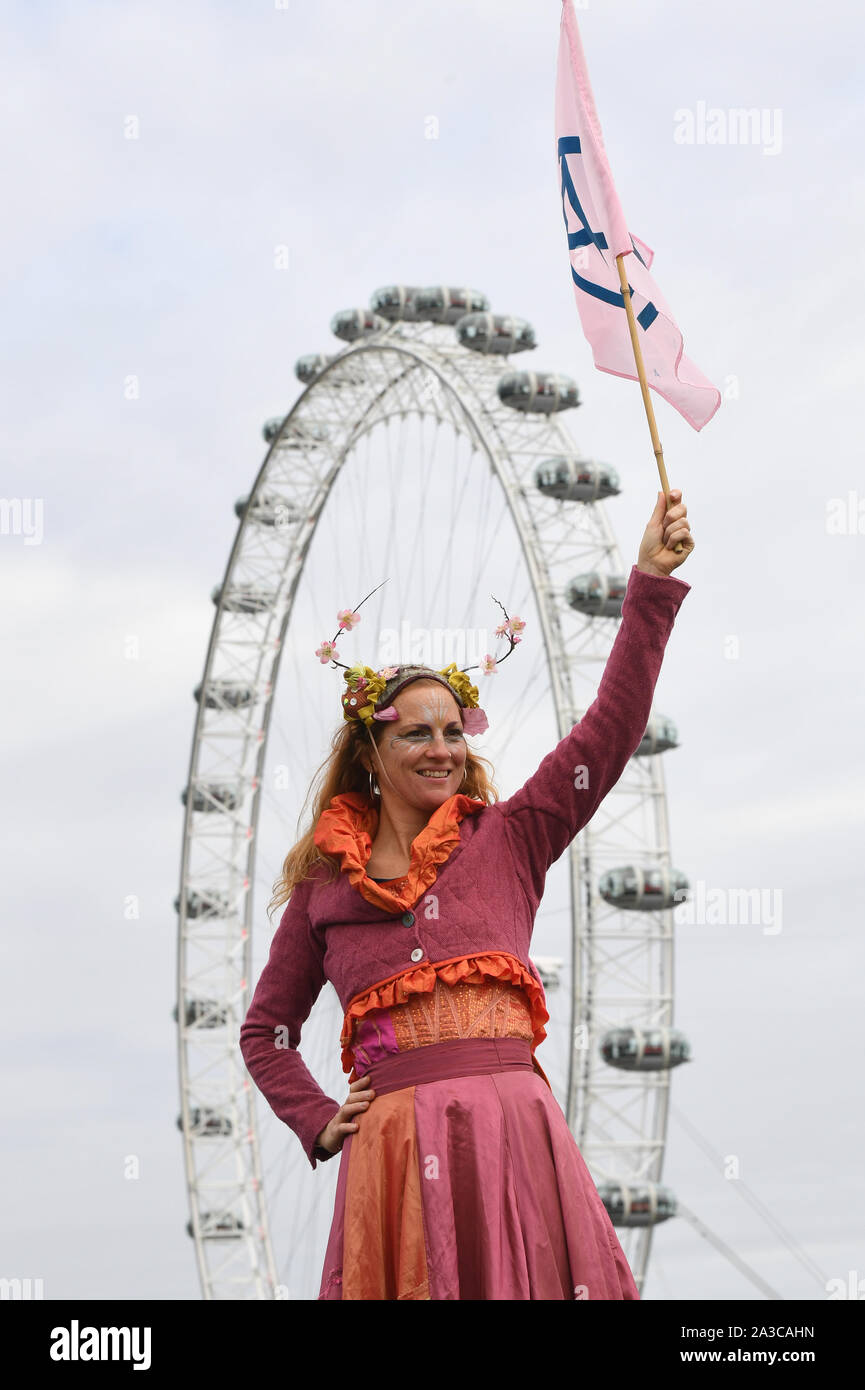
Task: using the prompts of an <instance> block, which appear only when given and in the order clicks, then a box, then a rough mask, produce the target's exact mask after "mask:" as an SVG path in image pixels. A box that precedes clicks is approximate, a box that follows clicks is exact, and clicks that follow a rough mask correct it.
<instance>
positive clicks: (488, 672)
mask: <svg viewBox="0 0 865 1390" xmlns="http://www.w3.org/2000/svg"><path fill="white" fill-rule="evenodd" d="M480 665H481V671H482V672H483V674H484V675H485V676H494V675H495V673H496V666H497V665H498V662H497V661H496V659H495V657H494V656H490V654H489V652H487V654H486V656H485V657H484V658H483V660H482V661H481V664H480Z"/></svg>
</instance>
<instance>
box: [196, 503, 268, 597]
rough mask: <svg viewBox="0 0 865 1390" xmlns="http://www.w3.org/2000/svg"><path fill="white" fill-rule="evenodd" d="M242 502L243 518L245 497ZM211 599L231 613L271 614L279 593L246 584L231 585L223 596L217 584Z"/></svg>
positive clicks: (241, 513)
mask: <svg viewBox="0 0 865 1390" xmlns="http://www.w3.org/2000/svg"><path fill="white" fill-rule="evenodd" d="M241 501H242V502H243V504H244V507H243V509H242V510H241V512H240V515H241V516H242V515H243V512H244V511H245V504H246V501H247V499H246V498H245V497H244V498H241ZM238 505H239V504H238ZM210 597H211V599H212V600H213V602H214V603H215V604H216V607H217V608H218V607H219V605H220V603H221V604H222V606H223V608H224V609H226V610H227V611H228V612H229V613H269V612H270V611H271V609H272V608H273V607H274V605H275V603H276V600H277V592H276V590H275V589H262V588H261V587H260V586H259V585H257V584H251V583H248V582H246V583H237V584H229V585H228V586H227V587H226V589H225V593H224V594H223V586H222V585H221V584H217V585H216V587H215V588H214V589H212V590H211V592H210Z"/></svg>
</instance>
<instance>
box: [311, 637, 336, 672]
mask: <svg viewBox="0 0 865 1390" xmlns="http://www.w3.org/2000/svg"><path fill="white" fill-rule="evenodd" d="M315 654H316V656H317V657H318V659H319V661H320V662H321V664H322V666H326V665H327V663H328V662H329V661H336V660H337V658H338V656H339V652H338V651H337V649H336V647H335V646H334V645H333V642H331V641H329V640H328V639H327V638H325V640H324V641H323V642H322V644H321V646H320V647H319V648H318V650H317V651H316V653H315Z"/></svg>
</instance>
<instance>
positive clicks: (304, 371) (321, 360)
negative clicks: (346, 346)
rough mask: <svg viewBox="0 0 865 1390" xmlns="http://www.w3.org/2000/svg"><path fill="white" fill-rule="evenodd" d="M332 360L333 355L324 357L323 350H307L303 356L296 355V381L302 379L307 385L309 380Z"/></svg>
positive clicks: (312, 379) (319, 373) (317, 374)
mask: <svg viewBox="0 0 865 1390" xmlns="http://www.w3.org/2000/svg"><path fill="white" fill-rule="evenodd" d="M332 361H333V357H326V356H325V354H324V353H323V352H308V353H305V354H304V356H303V357H298V359H297V361H296V362H295V364H294V375H295V376H296V377H297V379H298V381H302V382H303V383H304V385H305V386H308V385H309V383H310V382H311V381H315V379H316V377H317V376H321V373H322V372H323V371H324V369H325V367H327V366H328V365H329V364H330V363H331V362H332Z"/></svg>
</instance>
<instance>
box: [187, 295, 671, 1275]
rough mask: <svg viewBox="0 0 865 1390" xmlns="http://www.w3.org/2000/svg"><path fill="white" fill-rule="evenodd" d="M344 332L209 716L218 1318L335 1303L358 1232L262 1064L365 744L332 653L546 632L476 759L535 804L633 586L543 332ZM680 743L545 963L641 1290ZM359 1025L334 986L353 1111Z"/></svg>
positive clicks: (569, 882) (531, 639)
mask: <svg viewBox="0 0 865 1390" xmlns="http://www.w3.org/2000/svg"><path fill="white" fill-rule="evenodd" d="M331 329H332V331H333V333H334V334H335V335H336V336H337V337H338V338H339V339H340V340H341V343H342V346H341V349H340V350H339V351H337V352H336V353H334V354H332V355H313V356H307V357H301V358H300V359H299V361H298V363H297V366H296V373H297V376H298V378H299V379H300V381H301V382H302V383H303V389H302V390H301V392H300V394H299V395H298V397H297V399H296V400H295V402H294V404H293V405H292V406H291V408H290V410H289V411H288V413H287V414H286V415H285V416H284V417H280V418H278V419H275V420H270V421H268V422H267V423H266V424H265V426H264V430H263V433H264V438H265V441H266V443H267V445H268V449H267V453H266V457H265V458H264V461H263V463H262V465H261V467H260V469H259V472H258V475H257V477H256V478H255V482H254V484H253V486H252V489H251V491H250V492H249V495H248V496H246V497H244V498H242V499H240V501H239V502H238V504H237V507H236V512H237V515H238V518H239V526H238V529H237V534H236V536H235V540H234V544H233V546H232V549H231V553H230V555H229V559H228V564H227V567H226V571H225V575H224V578H223V580H222V583H221V584H220V585H219V586H218V587H217V588H216V589H215V590H214V591H213V599H214V602H215V605H216V616H215V618H214V623H213V628H212V632H211V637H210V643H209V646H208V651H207V657H206V662H205V668H204V674H203V678H202V681H201V684H200V685H199V686H198V687H197V688H196V690H195V699H196V702H197V707H198V709H197V717H196V721H195V731H194V737H193V744H192V755H191V760H190V766H189V775H188V779H187V785H186V788H185V790H184V791H183V793H182V800H183V802H184V805H185V808H186V810H185V818H184V829H183V848H182V861H181V876H180V893H179V896H178V898H177V899H176V901H175V907H176V910H177V912H178V973H177V991H178V999H177V1007H176V1010H175V1017H176V1019H177V1025H178V1051H179V1072H180V1093H181V1113H180V1116H179V1119H178V1125H179V1127H180V1129H181V1131H182V1135H183V1147H184V1155H185V1166H186V1178H187V1185H188V1191H189V1198H190V1212H191V1216H190V1221H189V1224H188V1227H187V1230H188V1233H189V1235H190V1237H191V1238H192V1240H193V1242H194V1245H195V1250H196V1255H197V1261H198V1269H199V1275H200V1279H201V1287H202V1292H203V1297H204V1298H206V1299H272V1298H290V1299H314V1298H316V1297H317V1293H318V1281H319V1277H320V1273H321V1265H322V1260H323V1257H324V1249H325V1245H326V1241H327V1235H328V1230H329V1227H330V1220H331V1216H332V1212H333V1204H334V1196H335V1187H336V1178H337V1171H338V1167H339V1160H338V1158H334V1160H332V1161H331V1162H329V1163H325V1164H320V1165H319V1166H318V1167H317V1168H316V1170H315V1171H313V1170H312V1168H311V1166H310V1164H309V1162H308V1160H307V1158H306V1156H305V1154H304V1153H303V1150H302V1148H301V1146H300V1143H299V1141H298V1140H297V1139H296V1137H295V1136H294V1135H293V1134H292V1133H291V1132H290V1130H288V1129H287V1128H286V1126H285V1125H284V1124H282V1123H281V1122H280V1121H279V1120H277V1119H276V1117H275V1116H274V1115H273V1114H272V1112H271V1111H270V1109H269V1107H268V1106H267V1104H266V1102H265V1100H264V1099H263V1097H262V1096H260V1095H259V1094H258V1093H257V1091H256V1088H255V1087H254V1085H253V1083H252V1081H251V1079H250V1078H249V1076H248V1074H247V1072H246V1068H245V1066H244V1063H243V1059H242V1057H241V1054H240V1051H239V1047H238V1034H239V1029H240V1024H241V1022H242V1020H243V1018H244V1016H245V1014H246V1011H247V1009H248V1006H249V1001H250V999H251V995H252V991H253V989H254V986H255V984H256V982H257V980H258V976H259V974H260V972H261V969H262V967H263V965H264V962H265V960H266V957H267V952H268V950H269V947H270V940H271V937H272V932H273V930H274V929H275V926H276V924H277V922H278V919H279V915H280V913H281V911H282V909H279V912H278V913H277V914H275V916H274V918H273V919H272V921H269V919H268V916H267V906H268V903H269V901H270V898H271V895H272V891H273V887H274V884H275V882H276V880H277V878H278V876H279V872H280V868H281V865H282V860H283V858H284V856H285V854H286V853H287V851H288V849H289V848H290V847H291V846H292V845H293V844H294V843H295V841H296V840H297V839H298V838H299V834H300V833H301V831H302V829H303V828H305V822H304V821H303V820H302V819H301V814H302V810H303V803H304V799H305V796H306V793H307V789H308V787H309V785H310V782H311V780H312V778H313V775H314V774H315V772H316V770H317V768H318V767H319V766H320V764H321V763H322V761H323V760H324V759H325V757H326V756H327V753H328V749H329V741H330V737H331V735H332V733H333V731H334V729H335V728H336V727H337V725H338V723H339V722H340V708H339V695H340V693H341V691H342V688H343V687H342V681H341V673H339V672H336V673H335V672H334V668H333V667H328V666H323V665H322V664H321V663H320V662H319V661H317V660H316V657H315V649H316V647H317V646H318V645H319V643H320V642H321V639H322V638H323V637H330V635H331V634H332V632H333V631H334V629H335V627H336V626H337V620H336V614H337V612H338V610H339V609H341V608H345V607H351V606H354V605H356V604H357V603H358V602H359V600H360V599H361V597H363V595H365V594H366V593H368V591H369V590H371V589H373V588H375V586H376V585H379V584H381V587H380V588H379V589H378V592H377V593H376V594H375V597H374V600H373V601H371V602H370V603H368V604H366V605H365V607H364V610H363V615H362V621H361V623H360V625H359V627H358V628H357V629H355V630H354V631H352V632H351V633H344V634H343V635H342V637H341V639H340V644H339V646H340V651H339V658H340V660H342V661H344V662H348V663H349V664H353V663H356V662H362V663H364V664H367V665H371V666H373V667H379V666H382V665H396V664H400V663H404V662H408V661H421V662H423V663H425V664H432V665H434V666H435V667H437V668H438V667H441V666H444V665H445V664H447V663H448V662H450V661H455V662H456V663H457V665H458V666H460V667H462V666H465V665H467V664H469V663H475V662H477V661H480V660H481V659H482V658H483V656H484V655H485V654H487V653H491V654H493V655H495V654H496V645H495V644H496V639H495V636H494V628H495V626H496V625H497V624H498V622H499V621H500V610H499V609H498V608H496V605H495V601H494V598H493V595H494V596H495V597H496V598H497V599H500V600H501V601H502V602H503V603H504V605H505V606H506V608H507V611H508V612H509V613H510V614H511V615H512V616H514V615H519V616H521V617H523V618H524V619H525V620H526V624H527V626H526V629H525V632H524V634H523V640H522V642H521V644H520V647H519V649H518V651H517V652H516V653H515V654H514V657H513V658H512V660H511V661H510V662H509V663H508V666H507V667H505V668H504V669H503V670H501V671H498V672H496V673H495V675H492V676H481V677H480V678H477V677H475V678H476V679H477V680H478V684H479V685H480V702H481V704H482V705H483V707H484V708H485V709H486V710H487V713H488V716H489V720H490V728H489V730H488V732H487V734H485V735H484V737H483V738H482V739H479V740H478V739H474V740H473V741H472V748H473V751H475V752H477V753H479V754H481V755H482V756H484V757H487V758H488V759H489V760H490V761H491V762H492V764H493V767H494V769H495V778H494V780H495V783H496V786H497V787H498V789H499V792H500V795H502V796H509V795H511V794H512V793H513V792H514V791H516V790H517V788H518V787H519V786H521V785H522V783H523V782H524V781H525V780H526V778H527V777H528V776H530V775H531V773H532V772H533V771H534V770H535V768H536V767H537V766H538V764H539V763H540V761H541V760H542V758H543V757H544V756H545V755H546V753H547V752H549V751H550V750H551V749H552V748H553V747H554V746H555V743H556V742H557V741H558V740H559V739H560V738H562V737H564V735H565V734H566V733H567V732H568V730H569V729H570V728H571V727H572V725H573V724H574V723H575V722H576V721H577V720H578V719H579V718H580V717H581V716H582V714H583V713H584V712H585V711H586V709H587V708H588V706H589V705H590V704H591V702H592V700H593V699H594V695H595V692H596V690H597V686H598V683H599V680H600V676H601V673H602V671H603V667H604V664H605V662H606V659H607V657H608V655H609V652H610V648H611V646H612V643H613V641H614V639H615V635H616V631H617V628H618V624H619V621H620V618H621V609H622V600H623V598H624V594H625V588H626V583H627V577H628V572H629V570H630V564H628V565H627V566H626V565H624V564H623V562H622V559H621V556H620V554H619V551H618V548H617V545H616V540H615V536H614V533H613V529H612V525H611V522H610V519H609V516H608V508H607V503H610V510H613V509H614V506H615V502H614V499H615V497H616V496H617V495H618V494H619V492H620V490H621V485H620V480H619V477H618V475H617V473H616V471H615V470H614V469H613V468H612V467H610V466H609V465H606V464H602V463H599V462H596V461H593V460H589V459H585V458H583V457H581V455H580V453H579V450H578V448H577V446H576V444H575V443H574V441H573V440H572V439H571V437H570V435H569V434H568V433H567V431H566V429H565V428H564V424H563V417H564V414H565V412H566V411H568V410H572V409H574V408H575V407H577V406H578V405H579V395H578V391H577V387H576V385H575V383H574V382H573V381H571V380H570V379H569V378H567V377H564V376H562V375H560V374H557V373H554V372H542V371H532V370H519V369H518V368H515V367H514V366H513V365H512V364H511V363H510V361H509V358H510V357H511V356H514V355H517V354H520V353H523V352H525V351H530V350H532V349H534V348H535V345H536V344H535V335H534V332H533V329H532V327H531V325H530V324H529V323H528V322H526V321H525V320H523V319H518V318H514V317H511V316H509V315H500V314H496V313H493V312H491V311H490V306H489V304H488V302H487V300H486V298H485V297H484V296H483V295H482V294H480V293H478V292H476V291H474V290H470V289H453V288H445V287H434V288H427V289H419V288H416V287H407V286H392V287H388V288H386V289H382V290H379V291H377V292H376V293H375V294H374V295H373V296H372V299H371V301H370V308H368V309H351V310H347V311H344V312H340V313H337V314H336V315H335V316H334V318H333V320H332V323H331ZM384 580H387V582H386V583H382V581H384ZM376 644H377V645H376ZM520 663H522V664H521V665H520ZM677 742H678V738H677V731H676V727H675V725H674V723H673V721H672V720H671V719H670V718H668V717H665V716H663V715H661V714H657V713H655V712H654V711H653V713H652V717H651V718H650V721H649V724H648V727H647V729H646V733H645V735H644V737H643V740H642V742H641V744H640V746H639V747H638V748H637V750H636V752H635V754H634V755H633V757H632V758H631V760H630V762H629V764H628V766H627V767H626V769H625V771H624V773H623V774H622V777H621V778H620V780H619V782H618V783H617V785H616V786H615V787H614V788H613V789H612V790H611V791H610V792H609V793H608V795H607V796H606V798H605V799H604V801H603V802H602V804H601V806H600V807H599V809H598V810H597V811H596V813H595V815H594V817H593V819H592V821H591V822H590V823H589V825H587V826H586V827H585V828H584V829H583V830H582V831H581V832H580V834H579V835H578V836H577V837H576V839H575V840H574V841H573V843H572V844H571V846H570V848H569V850H568V851H567V852H566V853H565V854H564V855H563V856H562V858H561V859H560V860H559V861H558V862H557V863H556V864H555V865H553V867H552V869H551V871H550V874H549V875H548V878H547V889H546V893H545V896H544V900H543V902H542V904H541V908H540V911H539V913H538V917H537V920H536V925H535V932H534V936H533V944H532V960H533V962H534V964H535V966H536V967H537V969H538V972H539V974H540V976H541V979H542V981H543V983H544V987H545V991H546V997H547V1008H548V1010H549V1013H550V1022H549V1024H548V1025H547V1039H546V1041H545V1042H544V1043H543V1044H542V1047H541V1049H540V1052H539V1057H538V1060H539V1061H540V1062H541V1065H542V1066H543V1068H544V1070H545V1072H546V1074H547V1076H548V1077H549V1079H550V1082H551V1085H552V1087H553V1091H554V1094H555V1095H556V1098H557V1100H558V1101H559V1103H560V1104H561V1106H562V1109H563V1110H564V1112H565V1115H566V1116H567V1120H568V1124H569V1126H570V1128H571V1131H572V1133H573V1135H574V1137H575V1139H576V1142H577V1144H578V1145H579V1148H580V1151H581V1153H582V1155H583V1157H584V1159H585V1161H586V1163H587V1165H588V1167H589V1170H590V1172H591V1174H592V1177H593V1179H594V1181H595V1183H596V1185H597V1187H598V1190H599V1193H600V1195H601V1197H602V1200H603V1201H604V1204H605V1206H606V1207H607V1210H608V1212H609V1214H610V1217H611V1219H612V1221H613V1223H614V1225H615V1226H616V1229H617V1234H618V1236H619V1239H620V1241H621V1243H622V1246H623V1249H624V1251H625V1254H626V1256H627V1258H628V1261H629V1263H630V1266H631V1269H632V1271H633V1273H634V1277H635V1280H636V1283H637V1286H638V1288H639V1289H641V1290H642V1287H643V1284H644V1282H645V1278H646V1271H647V1268H648V1262H649V1254H650V1248H651V1244H652V1239H653V1234H654V1229H655V1227H656V1226H657V1225H658V1224H659V1223H660V1222H662V1221H664V1220H666V1219H667V1218H669V1217H671V1216H674V1215H675V1213H676V1198H675V1195H674V1194H673V1193H672V1192H671V1191H670V1190H669V1189H668V1188H666V1187H665V1186H663V1185H662V1183H661V1176H662V1168H663V1160H664V1146H665V1139H666V1129H667V1114H668V1103H669V1094H670V1080H671V1072H672V1070H673V1069H674V1068H675V1067H676V1066H677V1065H679V1064H680V1063H682V1062H685V1061H688V1060H689V1058H690V1049H689V1044H688V1042H687V1039H686V1038H685V1037H684V1036H683V1034H682V1033H680V1032H678V1031H677V1030H676V1029H674V1028H673V1002H674V1000H673V947H674V934H673V928H674V924H673V909H674V907H675V906H676V905H677V904H678V903H679V902H680V901H682V899H683V897H684V896H685V895H686V893H687V888H688V885H687V881H686V879H685V877H684V875H683V874H682V873H681V872H679V871H678V870H677V869H675V868H674V866H673V864H672V862H671V851H670V843H669V833H668V822H667V810H666V797H665V790H664V773H663V758H664V754H665V753H666V752H667V751H669V750H670V749H672V748H675V747H676V746H677ZM341 1024H342V1009H341V1006H340V1002H339V999H338V998H337V995H336V992H335V990H334V989H333V986H332V985H330V984H327V985H326V986H325V989H324V990H323V991H322V994H321V995H320V996H319V998H318V1000H317V1001H316V1003H315V1005H314V1007H313V1009H312V1012H311V1014H310V1016H309V1018H308V1019H307V1021H306V1023H305V1024H304V1027H303V1032H302V1038H301V1043H300V1051H301V1053H302V1056H303V1058H304V1061H305V1063H306V1065H307V1066H308V1068H309V1069H310V1071H311V1072H312V1074H313V1076H314V1077H315V1078H316V1080H317V1081H318V1083H319V1085H320V1086H321V1087H322V1089H323V1090H324V1091H325V1093H326V1094H327V1095H329V1096H332V1097H333V1098H334V1099H335V1100H338V1101H339V1102H342V1100H343V1099H344V1097H345V1093H346V1092H347V1085H348V1079H347V1077H346V1076H345V1074H344V1073H343V1071H342V1068H341V1064H340V1060H339V1051H340V1049H339V1034H340V1028H341Z"/></svg>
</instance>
